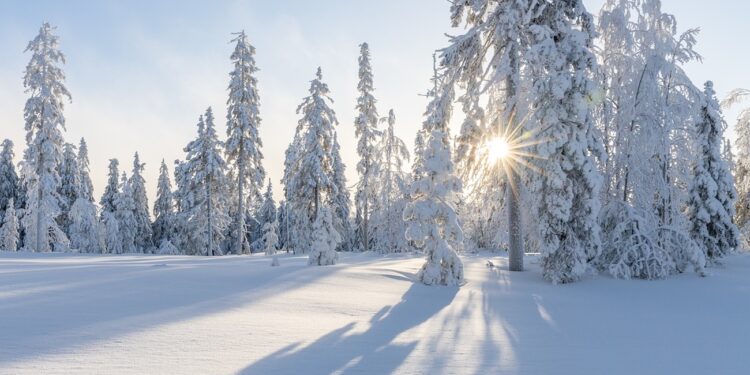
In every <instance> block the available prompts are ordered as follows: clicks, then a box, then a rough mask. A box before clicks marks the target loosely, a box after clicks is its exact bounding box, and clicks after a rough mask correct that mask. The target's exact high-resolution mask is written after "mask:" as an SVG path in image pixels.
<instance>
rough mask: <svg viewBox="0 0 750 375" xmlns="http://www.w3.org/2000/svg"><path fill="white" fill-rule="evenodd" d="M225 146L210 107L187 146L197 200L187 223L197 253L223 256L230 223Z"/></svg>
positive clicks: (189, 172)
mask: <svg viewBox="0 0 750 375" xmlns="http://www.w3.org/2000/svg"><path fill="white" fill-rule="evenodd" d="M204 119H205V120H204ZM222 147H223V144H222V143H221V141H219V139H218V137H217V135H216V128H215V126H214V116H213V112H212V111H211V107H209V108H208V109H207V110H206V113H205V118H204V116H201V117H200V119H199V121H198V138H197V139H195V140H194V141H192V142H190V144H189V145H188V146H187V147H186V149H185V151H186V152H187V153H188V155H187V160H186V161H185V168H186V173H187V177H188V189H189V190H188V194H189V196H190V197H191V198H190V199H191V200H192V202H193V203H192V204H191V207H190V208H189V211H187V212H186V213H187V221H186V224H185V225H186V229H187V233H188V238H189V239H190V241H189V246H190V249H191V252H192V253H193V254H196V255H197V254H202V255H208V256H212V255H221V249H220V244H221V241H222V240H223V239H224V232H225V231H226V229H227V226H228V225H229V216H228V215H227V204H228V203H227V202H228V197H227V194H226V187H227V185H228V181H227V179H226V168H227V167H226V163H225V162H224V159H223V157H222V152H221V151H222Z"/></svg>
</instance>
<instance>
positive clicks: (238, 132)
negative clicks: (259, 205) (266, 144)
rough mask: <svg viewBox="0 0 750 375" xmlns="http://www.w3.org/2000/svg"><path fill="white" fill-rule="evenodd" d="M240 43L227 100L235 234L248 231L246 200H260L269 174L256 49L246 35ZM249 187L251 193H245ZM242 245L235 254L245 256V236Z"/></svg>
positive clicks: (237, 40) (241, 237)
mask: <svg viewBox="0 0 750 375" xmlns="http://www.w3.org/2000/svg"><path fill="white" fill-rule="evenodd" d="M235 35H236V37H235V38H234V39H232V42H234V43H236V44H235V48H234V52H233V53H232V56H231V58H232V61H233V62H234V70H233V71H232V72H231V73H229V77H230V82H229V88H228V90H229V99H228V100H227V106H228V108H227V136H228V137H227V141H226V145H225V149H226V161H227V163H228V164H229V165H230V166H231V168H232V169H233V171H234V174H233V175H234V177H235V181H236V185H237V189H236V193H237V197H236V203H237V206H238V209H237V216H236V218H234V220H235V221H236V223H235V224H234V225H233V227H234V228H235V230H237V231H239V232H242V233H244V231H245V222H244V221H245V215H247V212H246V209H245V204H246V202H245V200H246V199H248V197H249V198H250V199H256V198H257V197H260V189H261V188H262V186H263V180H265V176H266V172H265V170H264V169H263V164H262V161H263V153H262V152H261V147H262V146H263V142H261V140H260V135H259V133H258V128H259V127H260V122H261V119H260V110H259V107H260V95H259V94H258V79H257V78H255V74H256V73H257V72H258V68H257V67H256V65H255V47H253V46H252V45H251V44H250V43H249V42H248V41H247V35H246V34H245V32H244V31H241V32H239V33H237V34H235ZM245 186H247V190H246V189H245ZM235 236H236V239H237V241H238V243H237V244H236V245H235V246H234V253H235V254H242V253H243V249H244V245H243V241H244V238H245V235H244V234H242V235H239V234H238V235H235Z"/></svg>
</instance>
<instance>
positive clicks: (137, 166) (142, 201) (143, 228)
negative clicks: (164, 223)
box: [129, 152, 154, 253]
mask: <svg viewBox="0 0 750 375" xmlns="http://www.w3.org/2000/svg"><path fill="white" fill-rule="evenodd" d="M145 165H146V164H145V163H141V159H140V157H139V156H138V153H137V152H136V153H135V156H134V157H133V174H132V175H131V176H130V180H129V185H130V189H131V194H132V195H133V204H134V209H133V216H134V217H135V223H136V225H135V247H136V249H137V250H138V252H141V253H142V252H144V251H146V250H148V249H150V248H152V247H153V246H154V244H153V238H152V236H153V232H152V230H151V217H150V216H149V214H148V197H147V196H146V180H145V179H144V178H143V170H144V168H145Z"/></svg>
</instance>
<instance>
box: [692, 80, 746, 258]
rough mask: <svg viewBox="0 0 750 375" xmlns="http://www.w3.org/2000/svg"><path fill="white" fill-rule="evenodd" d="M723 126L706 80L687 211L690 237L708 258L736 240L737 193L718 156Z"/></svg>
mask: <svg viewBox="0 0 750 375" xmlns="http://www.w3.org/2000/svg"><path fill="white" fill-rule="evenodd" d="M725 126H726V124H725V123H724V119H723V118H722V115H721V109H720V108H719V103H718V101H717V99H716V93H715V92H714V88H713V82H711V81H709V82H706V85H705V89H704V94H703V103H702V105H701V118H700V121H698V131H697V143H698V149H699V154H698V158H697V159H698V160H697V161H696V163H695V166H694V167H693V182H692V184H691V185H690V200H689V201H688V210H687V213H688V218H689V219H690V222H691V224H692V225H691V228H690V233H691V235H692V237H693V239H695V241H696V242H698V243H699V244H700V245H701V247H702V248H703V250H704V251H705V254H706V257H707V258H708V259H709V260H712V261H715V260H717V259H719V258H722V257H724V256H726V255H727V254H729V253H730V252H732V251H734V249H735V248H736V247H737V245H738V242H739V231H738V230H737V226H736V225H735V224H734V221H733V218H734V213H735V212H734V210H735V207H734V205H735V200H736V194H737V193H736V191H735V188H734V180H733V177H732V174H731V173H730V171H729V167H728V166H727V164H726V162H724V160H723V159H722V158H721V141H722V139H723V136H724V127H725Z"/></svg>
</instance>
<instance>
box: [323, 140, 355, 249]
mask: <svg viewBox="0 0 750 375" xmlns="http://www.w3.org/2000/svg"><path fill="white" fill-rule="evenodd" d="M331 160H332V162H333V185H334V187H335V188H336V189H334V191H333V192H332V193H331V196H330V197H329V202H328V204H329V205H330V206H331V210H332V213H333V221H334V224H335V226H336V231H337V232H338V233H339V234H340V235H341V243H340V244H339V248H338V250H341V251H352V250H353V248H354V246H355V245H354V233H353V232H352V225H351V218H350V216H351V201H350V199H349V188H348V186H347V185H346V166H345V165H344V162H343V161H342V160H341V146H339V139H338V135H337V134H335V133H334V135H333V149H331Z"/></svg>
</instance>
